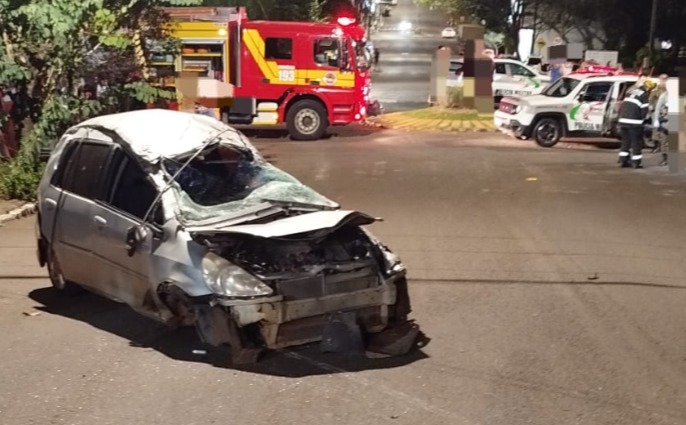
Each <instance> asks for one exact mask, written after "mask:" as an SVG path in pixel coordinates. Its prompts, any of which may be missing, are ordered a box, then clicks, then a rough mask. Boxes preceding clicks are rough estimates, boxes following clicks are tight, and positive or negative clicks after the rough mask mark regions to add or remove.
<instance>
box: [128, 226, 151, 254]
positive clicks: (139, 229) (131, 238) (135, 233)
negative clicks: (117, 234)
mask: <svg viewBox="0 0 686 425" xmlns="http://www.w3.org/2000/svg"><path fill="white" fill-rule="evenodd" d="M147 237H148V228H147V226H145V225H143V224H140V225H137V226H132V227H130V228H129V230H128V231H127V232H126V253H127V254H128V256H129V257H133V254H135V253H136V250H138V248H139V247H140V246H141V244H142V243H143V242H144V241H145V239H146V238H147Z"/></svg>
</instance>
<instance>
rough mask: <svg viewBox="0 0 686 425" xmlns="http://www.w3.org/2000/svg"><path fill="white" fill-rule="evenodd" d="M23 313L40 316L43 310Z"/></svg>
mask: <svg viewBox="0 0 686 425" xmlns="http://www.w3.org/2000/svg"><path fill="white" fill-rule="evenodd" d="M23 314H24V316H29V317H36V316H40V315H41V312H40V311H25V312H24V313H23Z"/></svg>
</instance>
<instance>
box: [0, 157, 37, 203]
mask: <svg viewBox="0 0 686 425" xmlns="http://www.w3.org/2000/svg"><path fill="white" fill-rule="evenodd" d="M44 168H45V167H44V165H42V164H35V162H34V163H30V161H27V160H26V159H25V158H24V157H22V155H21V154H20V155H19V156H18V157H17V158H16V159H15V160H13V161H12V162H5V163H2V164H0V197H3V198H7V199H19V200H22V201H34V200H36V193H37V190H38V183H40V179H41V176H42V175H43V169H44Z"/></svg>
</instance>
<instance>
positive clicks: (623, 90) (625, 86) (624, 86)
mask: <svg viewBox="0 0 686 425" xmlns="http://www.w3.org/2000/svg"><path fill="white" fill-rule="evenodd" d="M634 84H636V81H629V82H624V83H621V84H620V85H619V95H618V96H617V100H624V97H626V95H627V93H628V92H629V88H630V87H631V86H633V85H634Z"/></svg>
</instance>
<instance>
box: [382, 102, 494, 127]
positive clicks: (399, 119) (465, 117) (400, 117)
mask: <svg viewBox="0 0 686 425" xmlns="http://www.w3.org/2000/svg"><path fill="white" fill-rule="evenodd" d="M431 109H432V108H425V109H419V110H415V111H403V112H392V113H390V114H383V115H380V116H378V117H372V118H369V121H370V122H373V123H376V124H379V125H382V126H383V127H385V128H390V129H395V130H406V131H438V132H495V131H496V128H495V125H494V124H493V117H492V115H483V116H482V115H476V114H464V113H459V112H452V111H449V110H446V111H440V110H436V111H434V110H431Z"/></svg>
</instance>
